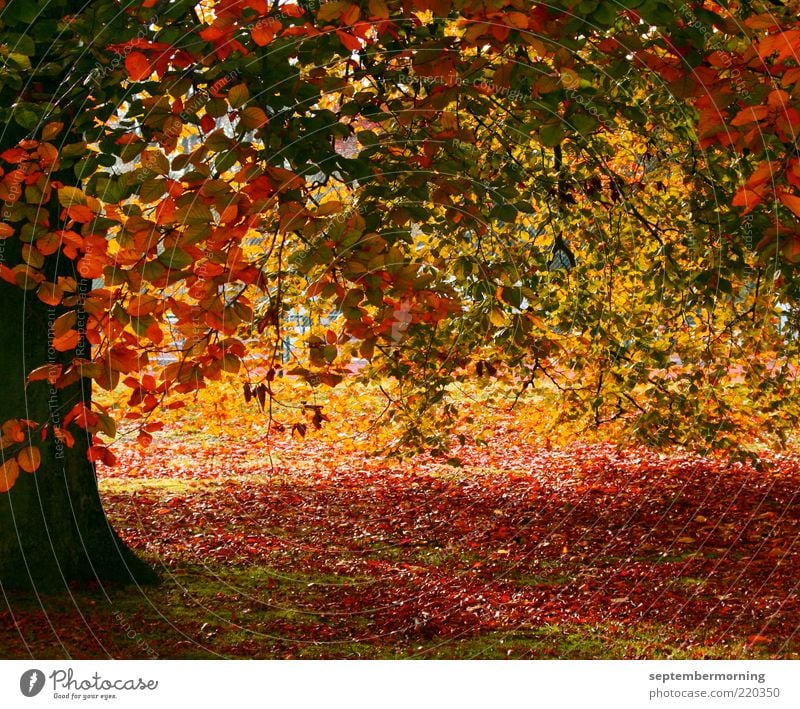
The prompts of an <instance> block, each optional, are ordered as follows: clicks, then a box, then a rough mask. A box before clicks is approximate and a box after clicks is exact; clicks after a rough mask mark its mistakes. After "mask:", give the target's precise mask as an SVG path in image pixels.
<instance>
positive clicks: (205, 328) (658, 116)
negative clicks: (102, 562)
mask: <svg viewBox="0 0 800 709" xmlns="http://www.w3.org/2000/svg"><path fill="white" fill-rule="evenodd" d="M623 5H624V8H620V6H619V5H618V4H617V3H606V2H593V1H592V0H588V1H586V0H585V1H584V2H580V3H576V2H572V1H571V0H567V1H566V2H564V3H562V4H561V5H558V6H553V5H538V4H532V3H527V2H515V1H512V2H506V1H505V0H503V1H502V2H493V3H489V4H487V3H483V2H481V3H472V2H460V1H459V2H449V1H447V0H434V1H432V2H428V1H426V0H417V1H415V2H403V3H400V2H384V1H383V0H371V1H370V2H364V3H358V2H348V1H339V0H337V1H335V2H328V3H324V4H322V5H320V6H315V5H310V4H299V5H294V4H272V5H268V4H267V3H266V2H248V3H236V2H224V3H222V2H221V3H215V4H210V5H202V4H201V5H196V6H195V5H194V4H192V3H191V2H174V3H154V2H151V1H149V0H144V1H143V2H138V1H137V2H132V3H115V2H110V1H106V0H99V1H98V2H93V3H91V4H90V5H88V6H87V7H86V8H83V7H78V6H72V5H70V4H69V3H62V4H58V3H53V4H50V5H48V10H47V12H46V13H44V14H32V10H26V9H25V8H24V6H23V4H22V3H18V2H12V3H8V4H7V6H6V8H5V10H6V11H5V13H4V15H3V21H4V22H5V31H6V33H7V35H8V37H9V41H8V43H7V45H6V46H7V47H8V52H7V53H6V54H5V57H4V61H5V64H6V71H5V72H4V73H3V78H2V81H3V88H2V91H3V95H4V101H3V105H7V106H9V107H10V108H8V109H4V110H6V119H7V121H6V122H7V123H8V126H9V128H8V130H7V132H6V133H5V134H4V137H3V148H4V151H3V152H2V153H0V160H2V169H3V176H2V180H3V182H2V186H3V190H4V191H5V193H4V195H3V197H4V199H5V200H6V202H5V208H4V209H5V211H4V220H3V226H2V234H1V235H2V236H4V242H3V243H4V244H5V245H6V250H5V252H4V262H3V264H2V265H1V266H0V277H2V279H3V281H4V285H3V288H4V290H5V291H8V292H9V293H11V292H12V291H13V293H14V295H9V296H8V298H7V299H6V300H4V306H3V307H4V308H7V309H8V317H7V318H6V319H5V320H4V326H5V327H6V328H7V330H8V331H7V333H6V334H7V335H8V339H9V340H14V341H15V342H16V343H19V347H20V349H19V351H14V350H13V349H12V351H11V354H10V357H11V359H10V360H9V363H8V367H7V371H9V372H11V373H12V374H11V376H10V385H9V386H10V387H11V386H13V387H15V391H14V393H13V394H11V395H10V396H9V398H8V402H9V403H8V408H7V409H4V411H3V414H4V416H3V417H4V418H6V419H8V422H7V423H6V424H5V426H4V428H3V433H4V436H3V443H4V448H3V456H4V457H3V460H4V465H3V478H2V487H3V488H5V489H11V493H10V494H9V495H8V496H7V497H6V498H4V502H3V504H4V505H6V509H4V510H3V511H2V518H3V519H4V520H8V521H9V522H8V523H9V524H10V525H11V526H10V527H8V529H9V530H10V529H11V528H12V527H13V525H14V524H17V523H18V520H19V519H20V517H19V514H15V513H14V512H13V510H12V507H13V505H14V504H17V505H18V507H17V509H18V510H19V509H21V508H20V507H19V505H21V504H23V503H22V502H21V500H22V499H23V496H26V497H25V499H26V500H32V501H33V502H31V503H30V504H36V500H37V499H38V497H37V496H39V497H40V496H41V492H40V491H37V490H40V487H39V486H40V485H43V484H44V483H43V482H42V481H43V480H45V479H48V476H52V477H53V478H54V479H55V478H56V477H58V476H61V477H58V479H59V480H63V474H64V473H63V470H61V468H60V467H59V464H57V463H56V461H57V460H60V459H57V458H56V455H57V451H59V450H62V449H64V450H67V451H69V453H65V455H68V456H69V457H70V459H72V457H74V458H75V459H76V460H82V459H83V454H84V452H86V453H87V454H88V457H89V459H90V460H91V461H94V460H101V459H102V460H107V461H108V460H111V457H112V456H111V453H110V452H109V451H108V450H107V448H106V445H105V442H106V441H107V439H108V438H109V437H113V435H114V433H115V430H116V423H115V421H114V417H113V415H112V412H111V411H108V410H104V409H103V408H102V407H101V406H99V405H98V404H94V405H91V403H90V397H89V388H90V382H91V385H94V386H98V387H100V388H103V389H113V388H115V387H118V386H120V387H127V388H128V389H129V390H130V397H129V399H128V401H127V407H126V411H125V413H124V418H125V420H126V421H127V422H135V423H137V424H138V425H139V437H140V441H141V442H142V443H143V444H146V443H147V442H148V441H149V440H150V437H151V435H152V433H153V431H155V430H157V428H158V425H159V424H158V423H157V421H155V420H154V418H153V415H154V412H155V411H156V410H157V409H158V408H159V407H160V406H180V405H182V404H183V403H184V401H185V396H186V394H187V393H189V392H192V391H194V390H196V389H197V388H199V387H203V386H205V385H206V383H207V382H208V381H213V380H215V379H219V378H221V377H223V376H226V374H232V375H237V376H239V377H240V378H241V379H242V382H243V384H244V385H245V386H246V388H245V394H246V395H248V396H255V398H256V399H257V400H259V401H260V404H261V405H262V406H266V407H267V408H268V409H269V411H270V415H273V414H274V413H275V412H274V409H273V407H272V399H273V392H274V387H275V386H276V385H275V384H274V382H275V380H276V378H280V377H283V376H290V377H294V378H295V379H293V380H292V381H294V382H295V383H296V384H297V386H298V387H304V386H306V387H310V388H311V389H315V388H318V387H326V386H336V385H337V384H338V383H339V382H340V381H341V380H342V379H343V378H344V377H352V376H358V377H361V378H363V379H365V380H368V381H374V382H376V383H380V385H381V386H382V387H383V389H384V391H385V393H386V396H387V401H388V404H389V406H390V408H391V410H392V412H393V414H394V417H395V419H394V420H395V421H396V422H399V423H401V424H403V426H404V435H403V436H402V437H401V438H399V439H398V445H400V446H407V445H409V444H412V445H422V446H424V447H427V448H429V449H432V450H434V451H435V452H440V453H444V452H446V450H447V447H448V438H447V434H448V432H449V431H450V429H451V428H452V426H454V425H456V424H457V422H458V416H459V412H458V408H457V406H456V405H455V403H454V402H453V400H452V397H451V395H450V393H451V391H452V386H453V384H454V383H457V382H459V381H460V380H463V379H465V378H470V379H473V378H480V379H483V380H486V381H487V382H492V383H496V382H497V381H498V380H499V381H500V382H501V383H502V384H503V385H505V386H507V387H509V388H514V389H516V391H517V392H520V393H521V394H524V393H525V392H527V391H530V390H531V389H532V388H535V387H540V386H544V387H548V388H551V389H553V390H555V391H557V392H558V393H559V399H558V402H559V403H558V407H559V412H558V415H559V416H561V417H563V418H572V419H575V418H577V419H583V420H585V421H586V422H587V424H589V425H594V426H597V425H603V424H606V423H609V422H614V425H616V426H618V427H619V429H620V431H622V432H623V435H633V436H635V437H637V438H639V439H640V440H643V441H646V442H648V443H653V444H659V445H663V444H668V443H680V444H690V445H701V446H706V447H707V446H715V447H733V448H738V447H740V445H741V443H742V441H743V440H745V439H746V437H749V439H750V440H752V437H753V436H759V437H763V438H765V439H766V438H768V437H769V436H766V434H767V432H768V433H769V435H770V436H772V435H773V434H774V435H777V436H779V437H780V436H784V435H785V432H787V431H789V430H791V428H792V426H793V425H794V423H795V421H796V416H797V402H796V400H795V397H794V396H793V391H792V382H793V380H794V375H795V367H796V358H797V352H796V344H795V343H796V338H794V336H793V332H794V331H793V328H794V327H795V324H794V323H795V322H796V313H795V310H796V297H795V296H796V293H795V288H796V285H795V282H796V279H795V278H794V269H795V267H796V266H795V262H796V261H797V260H798V258H797V253H798V249H800V235H798V233H797V216H798V214H800V206H799V205H800V197H798V196H797V195H796V194H795V192H796V190H797V187H798V186H799V185H800V183H799V182H798V180H800V177H798V176H799V175H800V172H799V171H798V170H799V168H798V162H797V158H796V155H795V138H796V136H795V127H796V126H797V125H798V122H800V114H798V113H797V108H796V103H797V88H796V87H797V81H798V79H800V69H798V65H797V61H796V57H795V50H796V46H797V40H798V37H800V29H798V26H797V18H796V16H795V14H794V13H793V11H792V10H791V9H787V8H783V7H780V8H779V7H772V6H770V8H769V10H768V11H767V10H759V9H757V8H755V7H754V6H753V5H751V4H739V3H729V4H727V6H722V5H719V4H714V3H686V4H678V5H675V4H672V3H663V2H658V1H656V0H645V1H644V2H639V1H638V0H628V1H627V2H625V3H623ZM54 37H55V39H53V38H54ZM298 315H301V316H303V317H306V316H309V317H310V327H311V330H310V331H307V332H305V333H303V340H302V342H301V343H299V344H300V346H298V340H297V336H296V334H295V335H293V333H292V332H291V323H292V322H293V321H294V319H296V317H297V316H298ZM51 316H52V317H51ZM24 323H27V324H28V326H29V328H30V331H29V332H28V333H27V334H26V338H25V339H24V340H23V339H22V338H20V337H19V336H18V333H20V332H23V329H24V328H23V324H24ZM14 333H17V336H15V334H14ZM287 340H288V341H289V342H290V343H291V344H293V345H294V347H293V348H292V347H290V349H289V356H288V361H287V354H286V352H287ZM23 343H24V348H25V349H24V351H23V349H21V348H22V347H23ZM254 343H257V344H256V345H255V348H253V344H254ZM15 346H16V345H15ZM248 353H251V354H252V353H254V354H256V355H257V359H256V360H254V359H252V358H250V359H248V356H249V355H248ZM52 392H56V394H55V397H56V399H55V401H57V404H55V405H52V406H51V405H50V404H49V403H48V402H49V401H50V399H51V397H52V396H53V394H52ZM26 397H27V398H26ZM26 401H27V402H29V403H28V405H27V408H26V404H25V402H26ZM34 401H38V402H39V403H38V404H37V405H36V406H32V405H31V404H30V402H34ZM323 416H324V414H323V413H322V412H321V411H320V410H319V408H318V407H314V406H310V407H309V406H304V407H303V406H301V408H300V409H299V413H297V414H292V415H290V416H288V418H284V420H282V421H281V420H276V425H277V424H280V425H286V424H288V425H291V426H292V427H293V429H294V431H295V432H298V431H299V432H301V433H302V432H303V430H304V428H302V427H305V426H306V425H307V424H309V423H310V424H316V425H321V423H322V421H323V420H324V419H323V418H322V417H323ZM432 422H435V423H432ZM443 424H444V425H443ZM84 449H85V450H84ZM75 465H78V463H76V464H75ZM37 468H38V472H36V473H35V474H34V475H32V476H26V475H24V474H22V473H20V471H23V473H24V472H25V471H27V470H29V469H31V470H33V469H37ZM80 469H81V470H82V471H83V472H82V473H81V474H80V475H81V476H82V479H85V480H87V481H88V482H87V485H88V488H87V489H89V490H91V489H93V473H92V471H91V468H90V467H85V466H83V464H82V463H81V464H80ZM59 484H62V483H59ZM23 485H24V486H26V487H25V488H23ZM62 487H63V484H62ZM64 489H65V490H66V489H70V490H72V489H75V485H73V484H72V483H70V484H69V485H68V486H67V488H64ZM64 494H67V493H64ZM69 494H72V493H69ZM86 494H87V495H88V496H89V497H91V498H92V499H94V498H95V497H96V494H95V493H91V492H90V493H86ZM16 496H19V500H20V502H18V503H15V499H16ZM59 500H60V501H59V502H57V503H54V504H55V505H56V506H57V507H59V508H62V509H67V508H68V507H69V504H68V500H67V498H64V497H63V496H62V497H61V498H59ZM25 504H27V503H25ZM92 505H93V506H95V509H96V510H99V502H96V501H94V502H92ZM49 517H50V513H46V514H45V515H44V516H42V517H37V520H36V522H35V525H34V526H35V527H36V528H37V529H38V530H39V532H40V533H43V532H44V530H46V528H47V525H48V523H47V519H48V518H49ZM74 518H76V519H86V518H87V515H84V514H76V515H74ZM14 520H17V522H15V521H14ZM90 527H91V528H95V527H96V524H94V523H92V524H91V525H90ZM30 534H34V533H33V532H31V533H30ZM82 534H83V532H80V531H79V530H78V528H77V527H75V529H73V531H72V532H70V534H67V535H64V538H65V539H66V538H74V539H78V538H80V536H81V535H82ZM15 536H17V537H19V536H20V534H19V533H16V534H11V532H10V531H9V532H8V534H5V535H4V537H5V538H8V539H12V538H14V537H15ZM24 536H26V535H24V534H23V535H22V537H24ZM12 544H17V542H12ZM114 544H116V543H115V542H114ZM74 545H75V542H68V543H67V546H69V547H74ZM115 548H116V547H115ZM90 556H91V554H90ZM12 557H13V554H11V555H9V556H8V557H7V558H12ZM55 557H56V562H58V557H59V554H56V555H55ZM17 558H19V556H18V557H17ZM81 563H83V562H81ZM42 565H43V566H44V562H43V563H42ZM12 566H13V567H14V568H19V567H20V565H19V563H16V562H14V564H12ZM56 566H58V563H56ZM73 566H74V565H73ZM82 568H89V567H88V566H86V565H85V564H84V565H83V567H82ZM3 573H4V574H6V573H7V572H3ZM75 573H77V572H74V571H70V572H67V576H72V575H75ZM92 573H94V571H93V572H92ZM56 575H57V574H56Z"/></svg>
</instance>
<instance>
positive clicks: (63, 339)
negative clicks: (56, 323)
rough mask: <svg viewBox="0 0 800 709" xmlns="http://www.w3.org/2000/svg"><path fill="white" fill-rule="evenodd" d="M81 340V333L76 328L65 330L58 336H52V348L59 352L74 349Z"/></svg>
mask: <svg viewBox="0 0 800 709" xmlns="http://www.w3.org/2000/svg"><path fill="white" fill-rule="evenodd" d="M80 341H81V334H80V333H79V332H78V331H77V330H67V332H65V333H64V334H63V335H61V336H60V337H54V338H53V348H54V349H56V350H58V351H59V352H68V351H69V350H74V349H75V348H76V347H77V346H78V344H79V343H80Z"/></svg>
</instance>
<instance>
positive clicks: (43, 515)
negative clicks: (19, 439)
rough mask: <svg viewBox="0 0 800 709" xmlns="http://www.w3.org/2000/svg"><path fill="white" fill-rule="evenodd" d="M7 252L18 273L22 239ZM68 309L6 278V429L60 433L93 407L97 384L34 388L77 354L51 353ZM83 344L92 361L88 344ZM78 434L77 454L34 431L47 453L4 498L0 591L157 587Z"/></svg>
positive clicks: (63, 262) (0, 409)
mask: <svg viewBox="0 0 800 709" xmlns="http://www.w3.org/2000/svg"><path fill="white" fill-rule="evenodd" d="M5 245H6V248H5V251H4V253H3V261H4V262H5V263H6V264H7V265H10V266H13V265H14V264H15V263H17V262H18V254H19V249H20V242H19V240H18V239H16V238H12V239H8V240H7V241H6V244H5ZM64 266H66V267H68V268H69V269H70V270H71V268H72V267H73V266H74V264H73V263H72V262H69V261H68V260H67V259H65V258H64V257H63V254H62V255H61V258H60V263H59V264H57V265H56V266H55V267H56V268H58V269H59V270H62V269H63V268H64ZM53 280H55V278H53ZM61 312H62V309H61V308H55V307H52V306H48V305H45V304H44V303H42V302H41V301H40V300H39V299H38V298H37V297H36V295H35V291H33V290H29V291H26V290H23V289H21V288H18V287H15V286H13V285H11V284H8V283H6V282H4V281H0V343H2V350H0V373H2V382H3V384H2V389H1V390H0V391H2V396H1V397H0V422H2V421H6V420H8V419H11V418H16V419H19V418H25V419H31V420H33V421H36V422H37V423H39V424H45V423H49V424H51V426H53V425H54V426H59V425H60V424H61V422H62V420H63V417H64V416H65V414H66V413H67V412H68V411H69V410H70V409H71V408H72V407H73V406H74V405H75V403H77V402H78V401H80V400H83V401H84V402H85V403H88V400H89V399H90V396H91V382H90V380H88V379H83V380H81V381H80V382H79V383H77V384H74V385H72V386H69V387H66V388H64V389H57V388H55V387H53V386H51V385H50V383H49V382H47V381H37V382H32V383H31V384H29V385H28V386H27V387H26V386H25V382H26V376H27V373H28V372H29V371H30V370H31V369H33V368H34V367H37V366H40V365H42V364H45V363H49V364H54V363H56V362H60V361H64V360H65V359H70V358H71V357H72V356H74V354H75V353H74V352H70V353H67V355H68V356H67V357H66V358H65V357H64V356H63V355H62V354H61V353H57V352H55V351H54V350H53V349H51V348H50V347H49V329H50V328H49V325H50V323H52V321H53V320H54V319H55V318H56V317H57V316H58V315H59V314H61ZM83 346H84V347H86V348H87V353H86V355H84V356H87V355H88V345H87V344H86V343H85V342H84V343H83ZM70 430H71V432H72V434H73V435H74V436H75V444H74V446H73V447H71V448H70V447H67V446H66V445H64V443H62V442H61V441H58V440H56V439H55V438H54V437H53V434H52V428H50V429H49V430H48V432H47V437H46V440H44V441H41V438H40V436H39V432H38V430H36V431H34V432H32V436H31V437H32V440H33V442H34V444H35V445H37V447H38V448H39V449H40V451H41V454H42V463H41V466H40V468H39V469H38V470H37V471H36V472H35V473H33V474H28V473H25V472H20V476H19V478H18V480H17V482H16V484H15V485H14V486H13V487H12V488H11V490H10V491H9V492H7V493H0V585H2V587H3V588H4V589H8V588H35V589H37V590H42V591H59V590H64V589H65V588H66V587H67V584H68V583H69V582H73V581H92V580H96V581H100V582H103V581H114V582H122V583H155V582H156V581H157V576H156V574H155V572H154V571H153V570H152V569H150V567H148V566H147V565H146V564H145V563H144V562H142V561H141V560H140V559H138V558H137V557H136V556H135V555H134V554H133V552H131V551H130V549H128V548H127V547H126V546H125V544H124V543H123V542H122V541H121V540H120V539H119V537H118V536H117V535H116V533H115V532H114V530H113V529H112V528H111V525H110V524H109V522H108V520H107V519H106V515H105V512H104V511H103V506H102V503H101V500H100V495H99V493H98V489H97V477H96V472H95V467H94V464H93V463H91V462H89V461H88V460H87V458H86V451H87V448H88V446H89V445H90V441H89V434H88V433H87V432H86V431H84V430H83V429H81V428H78V427H77V426H72V427H71V429H70ZM8 450H11V449H8Z"/></svg>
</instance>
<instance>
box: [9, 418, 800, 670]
mask: <svg viewBox="0 0 800 709" xmlns="http://www.w3.org/2000/svg"><path fill="white" fill-rule="evenodd" d="M454 452H455V453H456V454H457V455H458V456H459V457H460V459H461V460H462V461H463V467H462V468H453V467H452V466H449V465H446V464H443V463H440V462H438V461H436V460H433V459H430V458H425V457H419V458H415V459H412V460H410V461H406V462H404V463H387V462H386V461H383V460H381V459H378V458H375V457H372V456H370V455H369V454H368V452H367V451H365V450H363V448H353V447H352V446H350V447H348V450H347V453H346V454H343V453H342V451H341V450H337V447H336V444H335V442H333V441H332V440H330V439H322V438H319V439H315V438H307V439H306V440H303V441H300V440H297V439H292V438H290V437H283V438H279V439H276V440H274V441H273V446H272V456H271V459H270V456H269V455H268V454H267V451H266V447H265V442H264V440H263V436H261V435H257V434H241V435H233V434H220V435H215V436H214V437H213V438H211V437H207V438H206V439H205V440H204V439H203V438H202V437H198V438H197V439H196V440H189V439H187V438H186V437H185V435H184V434H182V433H178V432H174V433H172V434H170V432H169V431H167V432H166V433H165V434H164V435H163V436H161V437H160V438H158V439H157V440H156V441H155V442H154V443H153V445H152V446H151V447H150V449H149V450H147V451H146V452H145V453H142V452H141V451H139V450H138V449H137V448H136V447H135V446H133V445H131V446H127V447H126V446H123V447H121V448H118V454H119V457H120V464H119V466H118V467H116V468H114V469H104V470H103V471H102V475H103V481H102V489H103V494H104V499H105V502H106V506H107V509H108V513H109V516H110V517H111V519H112V520H113V522H114V524H115V525H116V527H117V528H118V529H119V530H120V532H121V534H122V536H123V537H124V538H125V539H126V540H127V541H128V542H129V543H130V544H131V546H132V547H134V548H135V549H136V550H137V551H138V552H139V553H140V554H142V555H143V556H144V557H145V558H147V559H148V560H150V561H151V562H152V563H153V564H154V565H156V566H157V567H158V569H159V570H160V572H161V574H162V576H163V584H162V585H161V586H160V587H157V588H141V589H120V588H112V587H99V586H96V587H92V588H88V589H87V588H81V589H78V588H76V589H75V590H74V593H73V595H72V597H71V598H51V597H40V598H32V597H30V595H27V596H23V595H22V594H9V595H7V596H6V598H5V602H4V605H0V656H2V657H4V658H23V657H30V656H34V657H37V658H62V657H73V658H105V657H115V658H147V657H159V658H216V657H258V658H282V657H287V658H398V657H418V658H471V657H479V658H495V657H512V658H666V657H674V658H744V657H777V658H798V657H800V633H798V629H800V598H799V597H798V584H800V578H799V577H798V574H797V569H798V568H800V565H799V564H798V561H799V560H800V545H798V543H797V540H798V533H799V532H800V501H799V500H798V499H797V492H798V490H800V484H799V483H800V472H798V470H800V466H798V459H797V458H795V457H791V456H773V457H772V458H771V459H770V460H769V461H768V463H767V465H766V466H765V468H764V469H763V470H760V471H757V470H755V469H754V468H752V467H751V466H749V465H747V464H739V463H734V464H731V463H728V462H726V461H724V460H722V459H720V460H712V459H708V458H700V457H693V456H690V455H686V454H669V455H666V454H657V453H653V452H650V451H647V450H644V449H638V448H636V449H633V448H629V449H624V450H618V449H617V448H615V447H613V446H611V445H607V444H591V445H590V444H572V445H568V446H565V447H561V448H550V449H548V448H547V447H543V446H541V445H534V444H528V443H523V442H521V441H520V439H519V436H518V435H516V432H515V429H514V424H513V421H510V420H509V421H505V422H503V421H498V422H497V424H496V426H495V429H494V431H493V434H492V436H491V437H490V439H489V440H488V445H487V446H475V445H473V444H471V443H469V442H467V443H466V444H465V445H463V446H460V447H458V448H457V449H454Z"/></svg>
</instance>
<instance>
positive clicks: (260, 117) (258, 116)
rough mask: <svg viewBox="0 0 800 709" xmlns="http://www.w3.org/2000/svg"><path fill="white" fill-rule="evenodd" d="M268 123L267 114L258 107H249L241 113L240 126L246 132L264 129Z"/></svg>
mask: <svg viewBox="0 0 800 709" xmlns="http://www.w3.org/2000/svg"><path fill="white" fill-rule="evenodd" d="M268 122H269V119H268V118H267V114H266V113H265V112H264V111H263V110H262V109H260V108H258V106H248V107H247V108H244V109H242V110H241V111H240V112H239V125H241V126H242V127H243V128H245V129H246V130H257V129H258V128H263V127H264V126H265V125H267V123H268Z"/></svg>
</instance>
